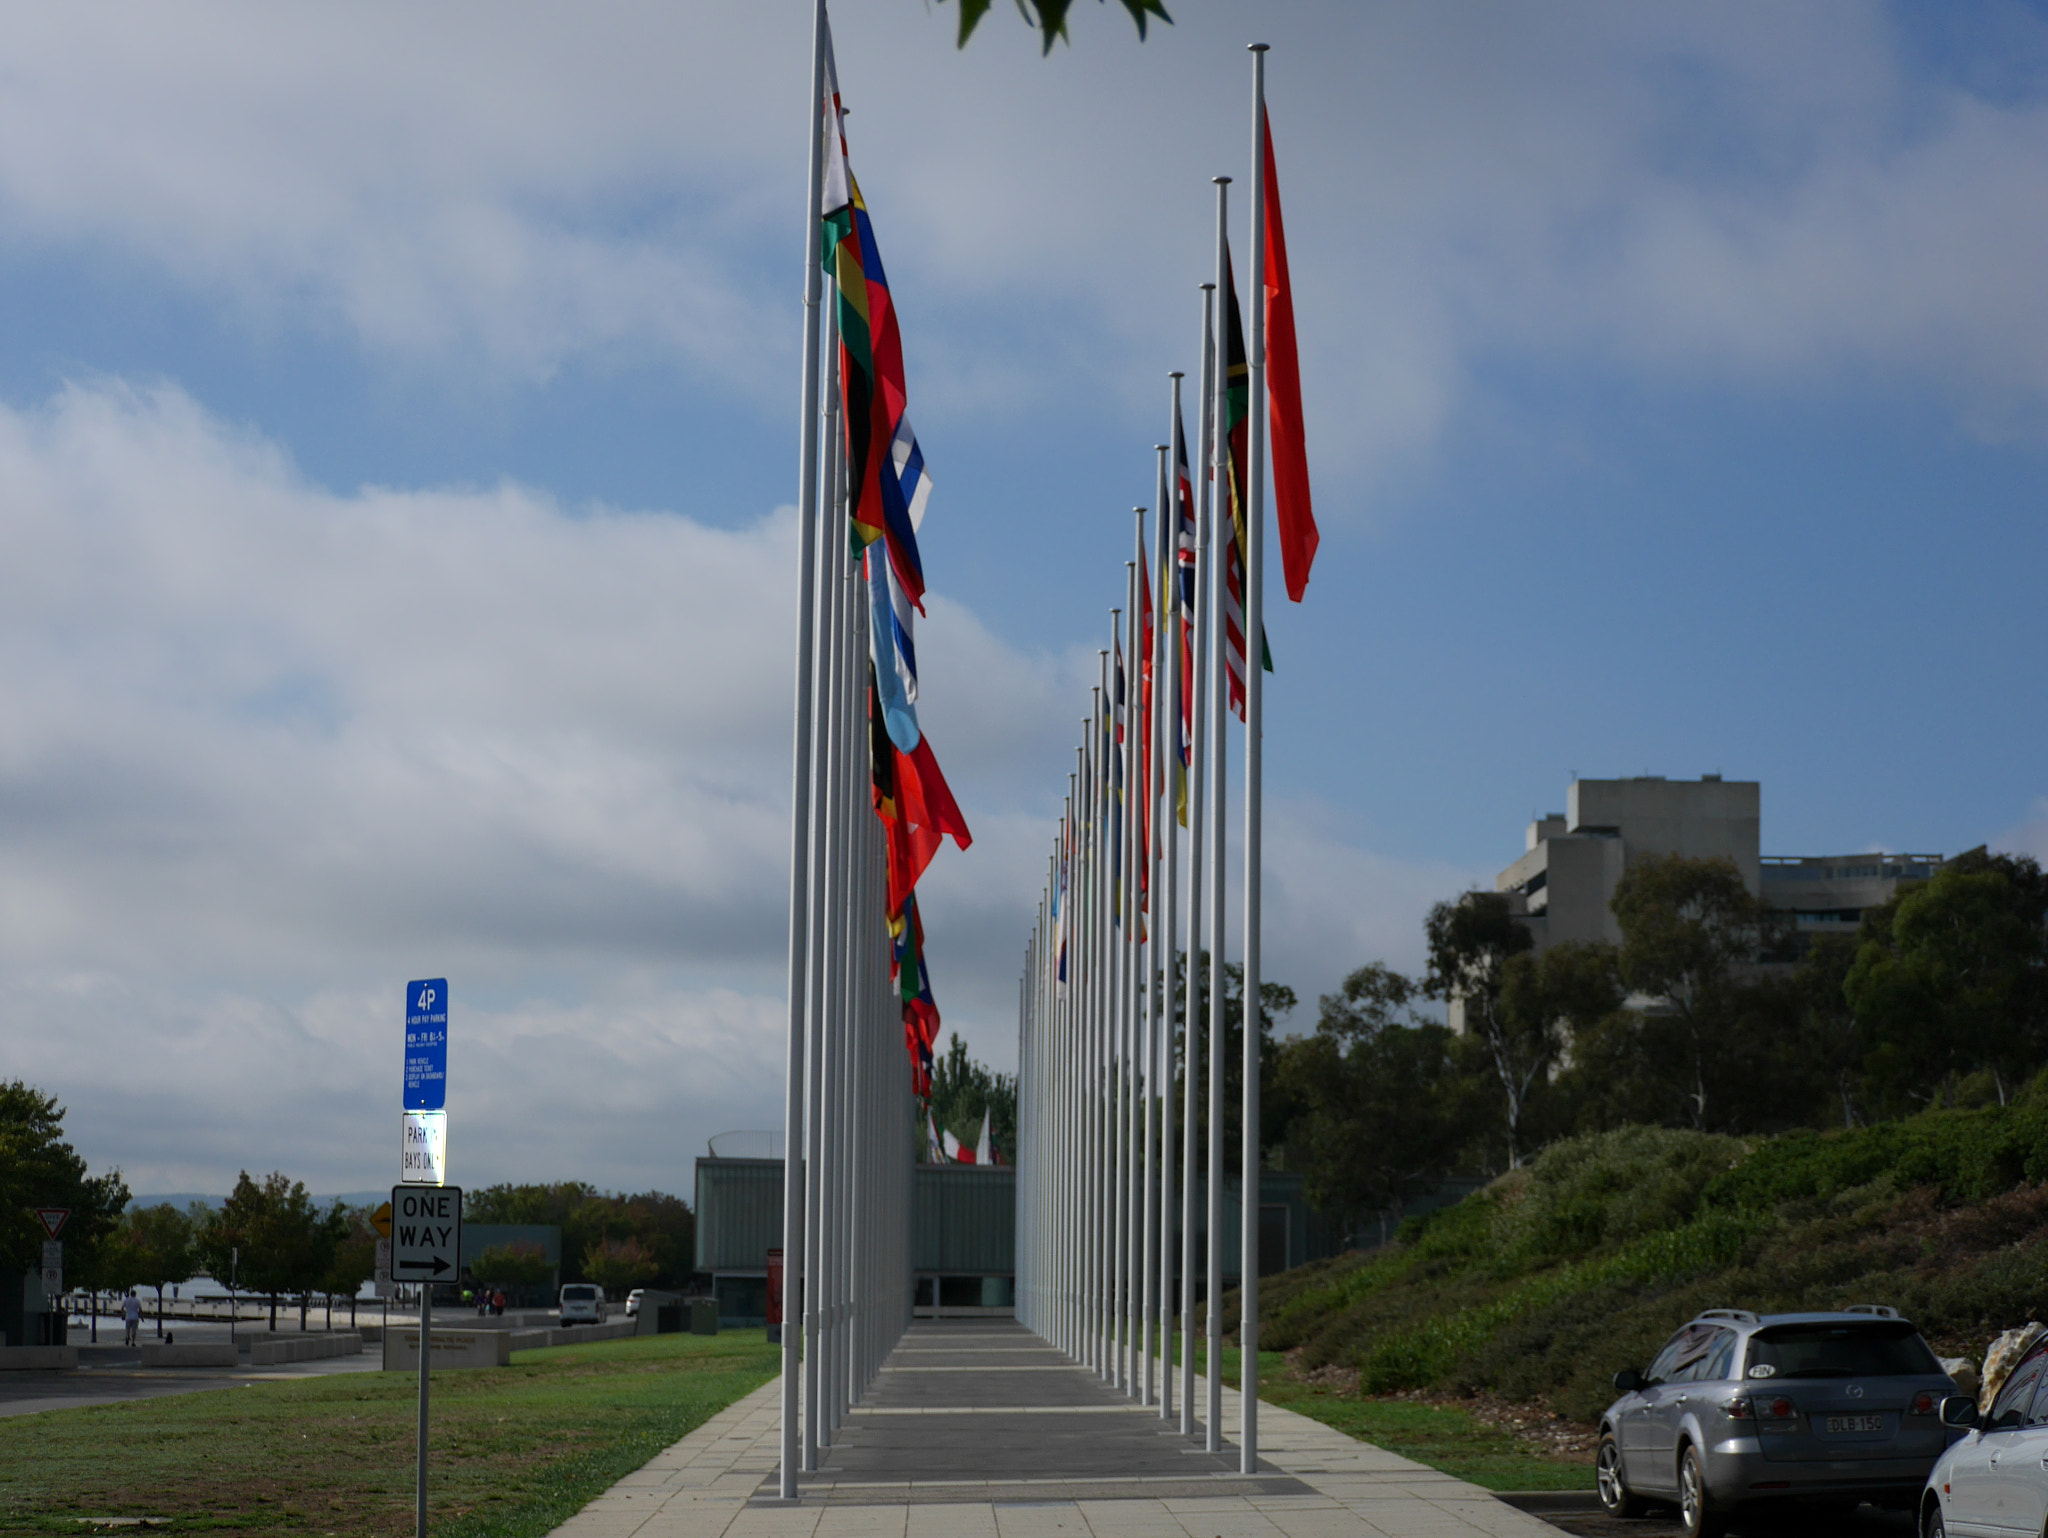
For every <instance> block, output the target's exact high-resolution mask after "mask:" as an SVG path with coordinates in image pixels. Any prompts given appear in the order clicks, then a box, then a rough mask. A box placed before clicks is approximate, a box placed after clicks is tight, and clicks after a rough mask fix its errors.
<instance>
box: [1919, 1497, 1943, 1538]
mask: <svg viewBox="0 0 2048 1538" xmlns="http://www.w3.org/2000/svg"><path fill="white" fill-rule="evenodd" d="M1920 1535H1921V1538H1948V1525H1947V1524H1946V1523H1944V1522H1943V1521H1942V1520H1941V1503H1940V1502H1939V1501H1936V1502H1935V1503H1934V1504H1933V1505H1931V1506H1929V1507H1928V1508H1927V1521H1926V1522H1925V1523H1924V1524H1923V1525H1922V1526H1921V1528H1920Z"/></svg>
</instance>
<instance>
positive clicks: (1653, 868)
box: [1589, 855, 1827, 1132]
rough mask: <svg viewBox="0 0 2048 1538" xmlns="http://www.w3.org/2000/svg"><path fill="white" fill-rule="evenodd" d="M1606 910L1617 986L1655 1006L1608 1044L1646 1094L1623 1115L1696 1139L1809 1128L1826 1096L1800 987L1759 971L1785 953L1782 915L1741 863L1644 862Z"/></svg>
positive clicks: (1636, 1013) (1620, 1026)
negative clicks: (1748, 881)
mask: <svg viewBox="0 0 2048 1538" xmlns="http://www.w3.org/2000/svg"><path fill="white" fill-rule="evenodd" d="M1610 907H1611V908H1612V909H1613V912H1614V916H1615V918H1616V920H1617V921H1618V922H1619V923H1620V925H1621V933H1622V943H1621V977H1622V981H1623V982H1624V983H1625V984H1627V985H1628V987H1629V988H1631V989H1632V990H1633V991H1634V992H1635V993H1636V994H1638V995H1640V996H1642V997H1643V998H1644V999H1645V1000H1647V1001H1648V1002H1647V1003H1646V1004H1645V1005H1644V1007H1642V1008H1640V1009H1637V1010H1632V1011H1630V1012H1629V1014H1628V1016H1627V1017H1626V1018H1625V1019H1623V1020H1620V1021H1618V1022H1617V1029H1616V1032H1615V1035H1614V1039H1613V1040H1612V1041H1610V1043H1608V1048H1609V1051H1608V1056H1609V1058H1610V1061H1612V1060H1614V1059H1615V1058H1616V1057H1618V1056H1621V1055H1625V1056H1626V1058H1627V1070H1626V1071H1627V1072H1628V1073H1629V1074H1631V1075H1632V1077H1633V1080H1634V1082H1635V1084H1636V1085H1637V1087H1638V1088H1639V1090H1640V1091H1641V1093H1642V1095H1643V1096H1644V1097H1645V1098H1644V1099H1643V1100H1641V1101H1639V1102H1637V1103H1636V1104H1634V1105H1632V1106H1630V1105H1626V1104H1625V1103H1624V1108H1623V1110H1622V1113H1621V1114H1622V1115H1624V1116H1625V1117H1626V1118H1627V1119H1634V1120H1646V1121H1662V1122H1665V1123H1667V1124H1671V1123H1677V1124H1681V1125H1686V1126H1690V1127H1693V1128H1695V1129H1696V1130H1698V1131H1701V1132H1768V1131H1775V1130H1778V1129H1780V1128H1784V1127H1789V1126H1798V1125H1803V1124H1807V1123H1809V1122H1810V1121H1811V1120H1812V1119H1813V1118H1814V1117H1815V1116H1816V1115H1817V1114H1818V1112H1819V1108H1820V1105H1821V1104H1822V1103H1824V1100H1825V1097H1826V1093H1827V1091H1826V1082H1825V1074H1824V1070H1823V1069H1822V1067H1821V1065H1820V1064H1818V1063H1817V1062H1816V1061H1815V1060H1814V1056H1813V1054H1812V1052H1811V1051H1810V1050H1809V1043H1808V1042H1807V1041H1806V1040H1805V1039H1804V1037H1803V1034H1802V1031H1801V1024H1802V1019H1803V1011H1802V1004H1801V1000H1800V996H1799V990H1798V986H1797V984H1796V983H1795V982H1794V981H1793V980H1791V979H1789V978H1784V977H1775V976H1772V975H1769V974H1767V973H1765V972H1763V971H1762V970H1761V969H1760V968H1759V965H1758V962H1759V958H1760V957H1761V956H1762V955H1763V954H1764V953H1765V952H1766V951H1769V950H1773V949H1777V948H1780V947H1779V941H1780V935H1781V926H1782V924H1783V917H1782V915H1779V914H1777V913H1775V912H1774V911H1773V910H1772V909H1770V908H1768V907H1766V906H1765V904H1764V903H1763V901H1762V899H1760V898H1759V897H1757V896H1756V895H1755V894H1754V893H1752V892H1751V891H1750V890H1749V888H1748V887H1747V885H1745V884H1744V882H1743V879H1742V876H1741V873H1740V872H1739V871H1738V870H1737V869H1736V868H1735V864H1734V862H1733V861H1731V860H1725V859H1692V858H1689V857H1686V856H1682V855H1661V856H1651V857H1647V858H1644V859H1640V860H1638V861H1637V862H1636V863H1635V864H1634V865H1632V866H1631V867H1630V868H1629V870H1628V871H1627V873H1626V874H1625V875H1623V877H1622V878H1621V881H1620V883H1619V884H1618V885H1617V886H1616V888H1615V893H1614V898H1613V901H1612V902H1611V904H1610ZM1598 1055H1599V1054H1598V1053H1597V1052H1596V1053H1593V1054H1589V1059H1590V1057H1593V1056H1598ZM1620 1082H1621V1078H1620V1076H1619V1075H1617V1077H1616V1083H1617V1084H1619V1083H1620ZM1609 1124H1612V1118H1610V1119H1609Z"/></svg>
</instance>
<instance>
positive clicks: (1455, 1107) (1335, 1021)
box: [1279, 962, 1475, 1243]
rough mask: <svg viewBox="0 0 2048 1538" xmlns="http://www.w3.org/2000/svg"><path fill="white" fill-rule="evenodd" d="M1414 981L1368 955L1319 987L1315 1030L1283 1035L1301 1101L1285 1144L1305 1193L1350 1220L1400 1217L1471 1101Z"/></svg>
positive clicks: (1425, 1185)
mask: <svg viewBox="0 0 2048 1538" xmlns="http://www.w3.org/2000/svg"><path fill="white" fill-rule="evenodd" d="M1420 993H1421V989H1420V987H1419V985H1417V984H1416V983H1415V982H1413V981H1411V980H1410V979H1409V978H1406V977H1403V976H1402V975H1401V974H1400V973H1398V972H1395V971H1393V970H1391V969H1390V968H1388V967H1385V966H1382V965H1380V964H1379V963H1377V962H1375V963H1373V964H1371V965H1369V966H1364V967H1360V968H1359V969H1358V970H1357V971H1355V972H1353V973H1352V974H1351V975H1350V976H1349V977H1347V978H1345V979H1344V983H1343V986H1342V987H1341V988H1339V989H1338V991H1337V992H1336V993H1326V994H1324V995H1323V997H1322V1001H1321V1013H1320V1017H1319V1019H1318V1020H1317V1023H1316V1031H1315V1034H1314V1035H1313V1036H1308V1037H1304V1038H1302V1039H1299V1040H1295V1041H1289V1042H1285V1043H1283V1044H1282V1045H1281V1048H1280V1054H1279V1077H1280V1079H1281V1080H1282V1082H1283V1083H1284V1084H1286V1085H1287V1087H1288V1088H1289V1089H1290V1090H1291V1092H1292V1093H1293V1094H1294V1096H1295V1097H1296V1098H1297V1100H1298V1102H1299V1104H1300V1110H1299V1112H1298V1113H1297V1114H1296V1116H1295V1117H1294V1122H1293V1127H1292V1129H1291V1138H1290V1146H1289V1155H1290V1163H1291V1164H1292V1163H1295V1162H1297V1161H1298V1163H1299V1167H1300V1169H1301V1173H1302V1175H1303V1176H1304V1178H1305V1181H1306V1185H1307V1190H1308V1197H1309V1200H1310V1201H1311V1202H1313V1203H1314V1204H1315V1205H1316V1206H1318V1207H1320V1208H1323V1209H1325V1210H1327V1211H1330V1212H1333V1213H1336V1214H1339V1215H1341V1216H1342V1217H1344V1218H1345V1219H1346V1220H1348V1221H1349V1222H1351V1223H1352V1224H1354V1225H1355V1224H1356V1223H1358V1222H1359V1221H1361V1220H1363V1219H1365V1218H1368V1217H1371V1216H1375V1215H1377V1216H1378V1217H1379V1219H1380V1242H1381V1243H1385V1242H1386V1237H1387V1234H1386V1230H1387V1219H1388V1216H1389V1215H1390V1214H1391V1215H1392V1217H1393V1218H1394V1219H1395V1220H1396V1221H1398V1220H1399V1218H1400V1215H1401V1213H1402V1210H1403V1209H1404V1208H1405V1207H1406V1206H1407V1204H1408V1203H1409V1202H1410V1201H1411V1200H1413V1199H1414V1198H1415V1197H1416V1196H1418V1195H1421V1194H1422V1193H1424V1192H1425V1191H1428V1190H1430V1189H1431V1188H1433V1187H1434V1186H1436V1185H1437V1184H1438V1183H1439V1182H1441V1181H1442V1179H1443V1178H1444V1176H1445V1175H1447V1174H1449V1173H1450V1171H1451V1170H1452V1169H1453V1168H1454V1167H1455V1165H1456V1164H1457V1162H1458V1157H1459V1153H1460V1150H1461V1149H1462V1148H1463V1147H1464V1146H1465V1144H1466V1143H1467V1142H1468V1141H1469V1139H1470V1137H1471V1133H1472V1127H1473V1115H1474V1111H1475V1107H1474V1104H1473V1101H1472V1097H1471V1095H1470V1094H1469V1092H1468V1089H1467V1085H1466V1082H1465V1080H1464V1078H1463V1076H1462V1075H1461V1074H1460V1072H1459V1069H1458V1063H1457V1059H1456V1052H1455V1050H1454V1049H1455V1045H1456V1044H1455V1042H1454V1040H1453V1038H1452V1036H1451V1032H1450V1030H1449V1028H1448V1027H1446V1026H1443V1025H1439V1024H1437V1023H1436V1022H1434V1021H1430V1020H1425V1019H1423V1018H1421V1017H1420V1016H1418V1015H1417V1014H1416V1013H1415V1012H1414V1010H1413V1009H1412V1007H1411V1005H1412V1003H1413V1001H1414V1000H1415V999H1416V998H1417V997H1418V996H1419V995H1420Z"/></svg>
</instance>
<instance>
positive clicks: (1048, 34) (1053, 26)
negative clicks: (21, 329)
mask: <svg viewBox="0 0 2048 1538" xmlns="http://www.w3.org/2000/svg"><path fill="white" fill-rule="evenodd" d="M1073 3H1074V0H1017V12H1018V14H1019V15H1021V16H1022V17H1023V18H1024V21H1025V24H1026V25H1027V26H1034V27H1036V28H1038V30H1039V32H1040V34H1041V35H1042V36H1043V37H1044V39H1045V41H1044V46H1043V49H1042V51H1043V52H1045V53H1051V52H1052V45H1053V41H1054V39H1059V40H1060V41H1062V42H1065V41H1070V39H1068V37H1067V12H1068V11H1069V10H1071V9H1072V8H1073ZM989 4H990V0H960V46H961V47H962V48H965V47H966V46H967V39H968V38H969V37H970V36H972V35H973V33H974V29H975V27H977V26H978V25H980V22H981V18H982V17H983V16H985V15H986V14H988V8H989ZM1122 4H1123V8H1124V9H1125V10H1127V11H1129V12H1130V13H1131V20H1132V21H1133V22H1135V23H1136V24H1137V28H1138V37H1139V40H1140V41H1142V40H1143V39H1144V36H1145V23H1146V22H1147V21H1148V20H1149V19H1150V18H1151V17H1154V16H1157V17H1158V18H1159V19H1160V20H1161V21H1163V22H1165V23H1166V24H1167V25H1168V26H1171V25H1173V18H1172V17H1171V16H1169V15H1167V14H1166V7H1165V5H1163V4H1162V3H1161V0H1122Z"/></svg>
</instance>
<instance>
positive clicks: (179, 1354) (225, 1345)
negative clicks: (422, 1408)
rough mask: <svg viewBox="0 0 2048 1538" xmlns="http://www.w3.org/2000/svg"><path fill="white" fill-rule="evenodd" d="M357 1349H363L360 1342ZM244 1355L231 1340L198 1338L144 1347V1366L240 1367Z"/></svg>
mask: <svg viewBox="0 0 2048 1538" xmlns="http://www.w3.org/2000/svg"><path fill="white" fill-rule="evenodd" d="M356 1349H357V1350H359V1351H360V1350H361V1349H362V1346H361V1344H360V1342H359V1343H358V1344H357V1347H356ZM241 1360H242V1355H241V1353H240V1352H239V1351H237V1350H236V1349H235V1343H234V1342H233V1341H231V1340H196V1341H193V1342H191V1343H190V1344H188V1345H183V1346H180V1345H177V1344H176V1343H173V1344H171V1345H168V1346H144V1347H142V1365H143V1366H144V1367H238V1366H240V1365H241Z"/></svg>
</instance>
